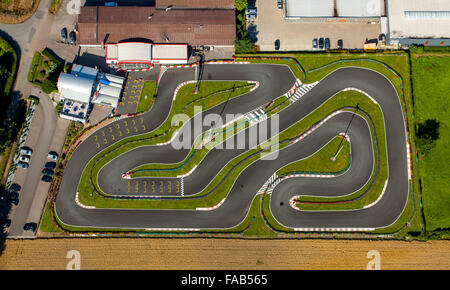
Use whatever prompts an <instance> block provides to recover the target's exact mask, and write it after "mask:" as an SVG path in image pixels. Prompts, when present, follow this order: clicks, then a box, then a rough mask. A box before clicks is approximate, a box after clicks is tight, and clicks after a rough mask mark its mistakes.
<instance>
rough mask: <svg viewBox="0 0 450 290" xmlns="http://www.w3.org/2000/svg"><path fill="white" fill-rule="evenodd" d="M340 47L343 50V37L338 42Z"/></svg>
mask: <svg viewBox="0 0 450 290" xmlns="http://www.w3.org/2000/svg"><path fill="white" fill-rule="evenodd" d="M337 46H338V49H339V50H341V49H342V48H343V47H344V41H342V39H339V40H338V42H337Z"/></svg>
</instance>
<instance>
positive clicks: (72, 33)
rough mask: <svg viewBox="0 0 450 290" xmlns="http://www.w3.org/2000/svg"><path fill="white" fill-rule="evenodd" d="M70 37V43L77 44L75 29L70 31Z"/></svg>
mask: <svg viewBox="0 0 450 290" xmlns="http://www.w3.org/2000/svg"><path fill="white" fill-rule="evenodd" d="M69 39H70V44H75V43H76V41H77V39H76V36H75V32H74V31H71V32H70V33H69Z"/></svg>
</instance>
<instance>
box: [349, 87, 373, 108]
mask: <svg viewBox="0 0 450 290" xmlns="http://www.w3.org/2000/svg"><path fill="white" fill-rule="evenodd" d="M348 91H355V92H358V93H361V94H363V95H365V96H366V97H368V98H369V99H370V100H371V101H372V102H374V103H375V104H377V105H378V102H377V101H375V99H374V98H373V97H372V96H371V95H369V94H368V93H366V92H365V91H363V90H360V89H357V88H346V89H343V90H342V91H341V92H348Z"/></svg>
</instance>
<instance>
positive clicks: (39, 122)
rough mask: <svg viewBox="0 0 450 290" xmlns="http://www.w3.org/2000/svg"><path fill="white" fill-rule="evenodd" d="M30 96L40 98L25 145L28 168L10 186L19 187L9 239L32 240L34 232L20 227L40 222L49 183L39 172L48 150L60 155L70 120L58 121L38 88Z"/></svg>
mask: <svg viewBox="0 0 450 290" xmlns="http://www.w3.org/2000/svg"><path fill="white" fill-rule="evenodd" d="M32 92H33V94H34V95H36V96H37V97H39V99H40V102H39V105H38V107H37V108H36V111H35V115H34V117H33V121H32V123H31V126H30V132H29V135H28V137H27V140H26V142H25V146H28V147H30V148H32V149H33V154H32V156H31V161H30V167H29V168H28V169H26V170H25V169H17V171H16V174H15V176H14V179H13V183H17V184H19V185H20V186H22V189H21V190H20V192H19V204H18V205H17V206H13V208H12V211H11V213H10V215H9V218H10V219H11V226H10V228H9V235H8V236H9V237H32V236H35V234H34V233H31V232H24V231H23V225H24V224H25V223H27V222H35V223H39V220H40V218H41V213H42V210H43V207H44V204H45V200H46V198H47V194H48V189H49V186H50V183H46V182H42V181H41V176H42V174H41V171H42V169H43V168H44V164H45V162H47V161H49V160H47V154H48V152H49V151H50V150H53V151H56V152H58V154H60V153H61V151H62V147H63V143H64V140H65V136H66V134H67V129H68V127H69V123H70V121H69V120H66V119H62V118H58V116H57V114H56V110H55V107H54V106H53V104H52V102H51V101H50V98H49V97H48V96H47V95H45V94H42V93H39V90H38V89H33V91H32Z"/></svg>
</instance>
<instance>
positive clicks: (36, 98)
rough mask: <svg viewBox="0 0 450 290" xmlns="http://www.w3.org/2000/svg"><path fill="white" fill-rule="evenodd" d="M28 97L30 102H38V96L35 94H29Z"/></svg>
mask: <svg viewBox="0 0 450 290" xmlns="http://www.w3.org/2000/svg"><path fill="white" fill-rule="evenodd" d="M28 99H29V100H30V101H31V102H34V103H36V105H37V104H39V98H38V97H35V96H29V97H28Z"/></svg>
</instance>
